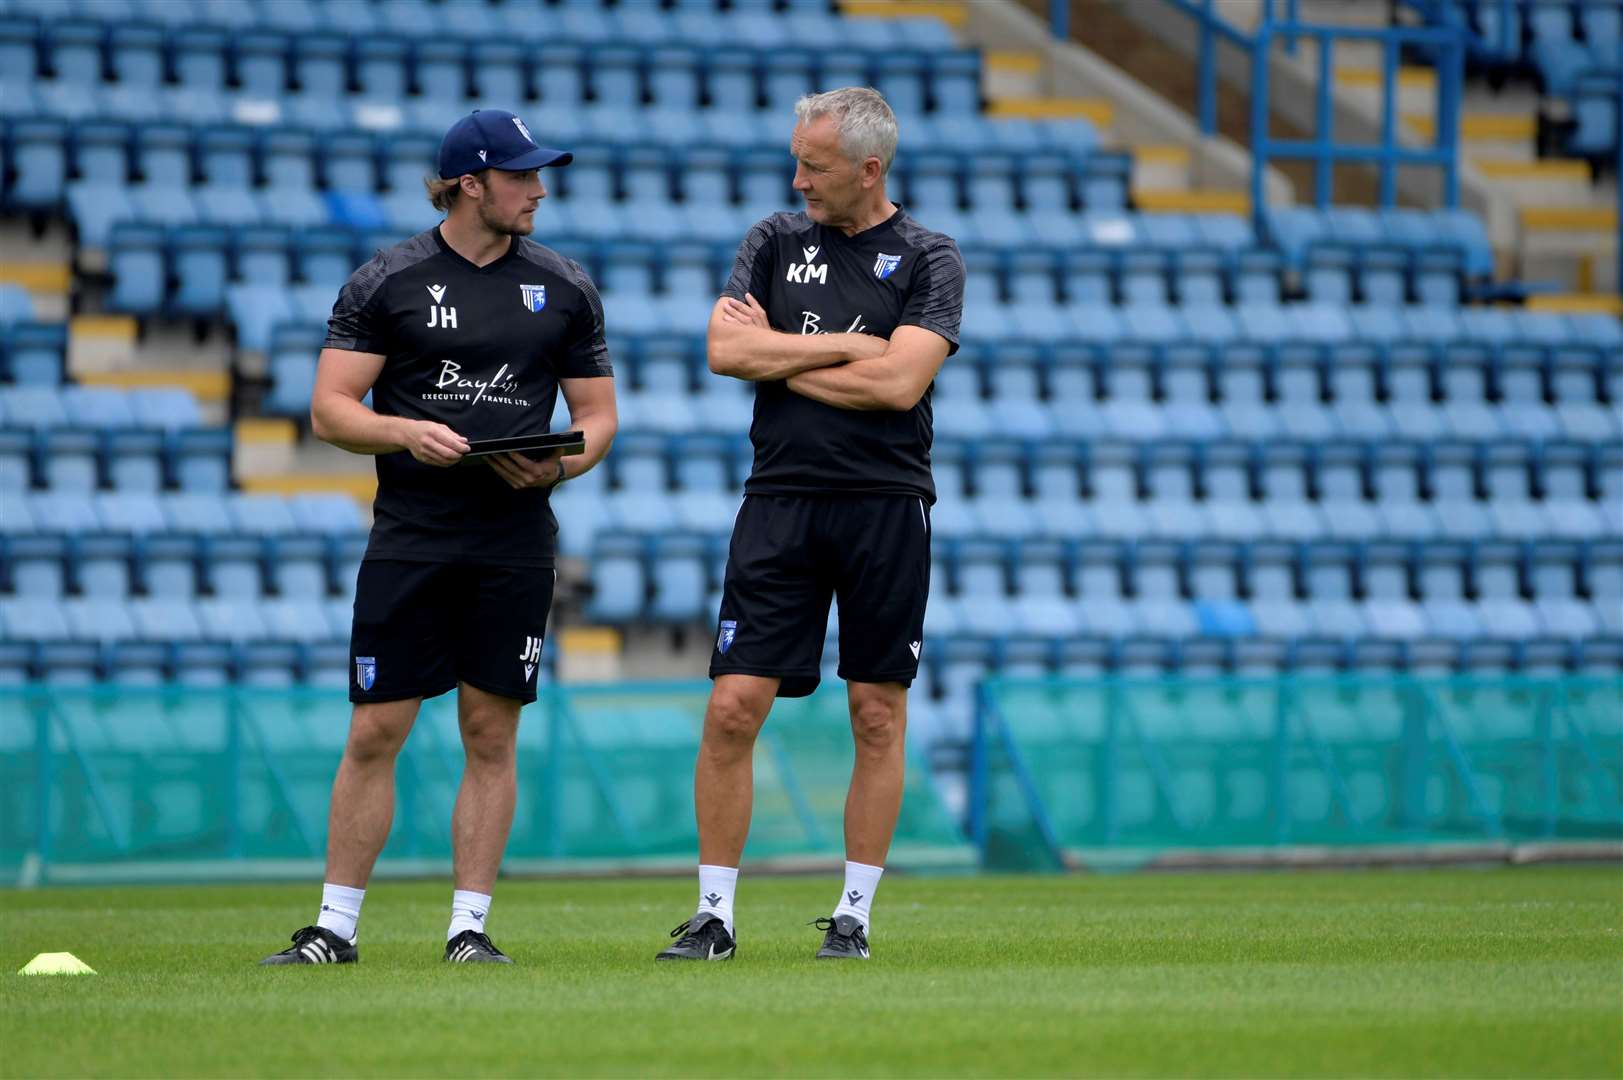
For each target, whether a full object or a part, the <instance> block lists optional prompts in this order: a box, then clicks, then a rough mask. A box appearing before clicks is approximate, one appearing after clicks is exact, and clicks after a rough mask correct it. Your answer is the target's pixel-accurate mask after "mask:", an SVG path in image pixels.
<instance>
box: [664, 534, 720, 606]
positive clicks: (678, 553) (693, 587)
mask: <svg viewBox="0 0 1623 1080" xmlns="http://www.w3.org/2000/svg"><path fill="white" fill-rule="evenodd" d="M705 555H706V551H705V544H704V541H703V540H702V539H701V538H699V537H696V536H683V535H680V534H677V535H671V536H665V537H660V538H658V539H656V540H655V542H654V545H653V551H652V571H653V586H654V596H653V600H652V601H651V603H650V605H649V615H650V616H651V617H652V618H654V619H656V620H660V621H664V622H677V623H680V622H694V621H704V620H707V619H708V618H709V617H710V616H711V615H713V613H712V612H708V611H706V610H705V607H706V600H707V596H708V591H709V590H708V582H707V580H706V568H705Z"/></svg>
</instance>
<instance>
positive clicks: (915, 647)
mask: <svg viewBox="0 0 1623 1080" xmlns="http://www.w3.org/2000/svg"><path fill="white" fill-rule="evenodd" d="M923 644H924V642H922V641H909V642H908V643H907V647H908V648H909V649H912V650H913V659H915V660H917V659H918V658H919V646H920V645H923Z"/></svg>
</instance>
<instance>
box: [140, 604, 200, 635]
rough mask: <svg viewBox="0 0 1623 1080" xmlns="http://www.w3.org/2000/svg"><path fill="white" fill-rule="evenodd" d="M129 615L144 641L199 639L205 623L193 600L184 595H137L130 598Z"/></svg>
mask: <svg viewBox="0 0 1623 1080" xmlns="http://www.w3.org/2000/svg"><path fill="white" fill-rule="evenodd" d="M130 617H131V620H133V622H135V630H136V637H138V640H143V642H200V640H203V627H201V624H200V622H198V617H196V611H195V609H193V606H192V603H190V601H183V599H135V601H130Z"/></svg>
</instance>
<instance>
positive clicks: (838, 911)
mask: <svg viewBox="0 0 1623 1080" xmlns="http://www.w3.org/2000/svg"><path fill="white" fill-rule="evenodd" d="M884 872H885V868H884V867H883V866H869V865H868V864H866V863H859V862H852V861H851V860H850V859H847V860H846V861H845V890H844V891H843V892H841V893H840V902H839V904H838V906H836V907H835V908H834V914H835V916H836V917H838V916H840V915H849V916H851V917H852V918H854V919H856V920H857V922H859V923H861V924H862V928H863V930H867V929H868V912H869V911H870V910H872V909H873V894H874V893H875V892H876V891H878V889H879V875H880V874H883V873H884Z"/></svg>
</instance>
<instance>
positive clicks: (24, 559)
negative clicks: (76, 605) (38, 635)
mask: <svg viewBox="0 0 1623 1080" xmlns="http://www.w3.org/2000/svg"><path fill="white" fill-rule="evenodd" d="M8 512H9V508H8ZM0 555H3V557H4V559H5V561H6V565H7V566H9V568H10V575H9V576H10V579H11V581H10V588H11V591H12V592H13V593H15V594H16V595H18V596H19V597H27V598H29V599H46V600H59V599H60V598H61V597H63V596H65V595H67V592H68V557H69V548H68V538H67V537H65V536H14V537H10V538H8V539H7V540H6V541H5V542H4V543H3V544H0ZM23 629H25V628H24V627H17V628H16V630H23Z"/></svg>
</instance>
